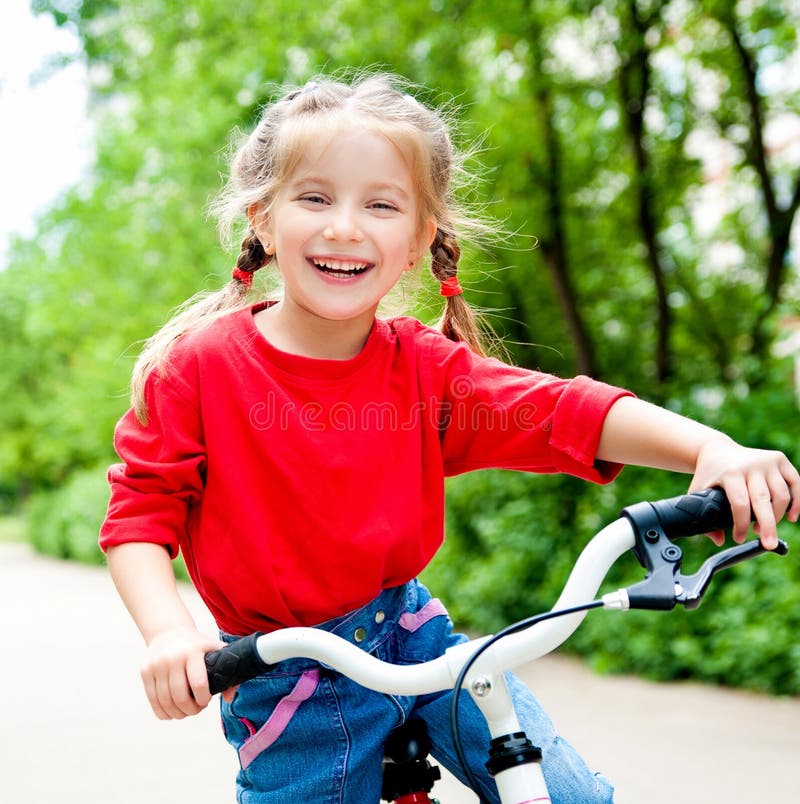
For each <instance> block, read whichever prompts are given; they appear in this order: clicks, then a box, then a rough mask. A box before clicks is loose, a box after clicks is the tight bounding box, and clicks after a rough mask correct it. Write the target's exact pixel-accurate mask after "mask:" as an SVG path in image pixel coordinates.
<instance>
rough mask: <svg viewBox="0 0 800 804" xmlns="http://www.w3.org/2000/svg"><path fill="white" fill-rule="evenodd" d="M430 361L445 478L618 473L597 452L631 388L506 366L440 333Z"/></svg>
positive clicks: (604, 477) (605, 477) (598, 478)
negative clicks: (492, 471) (493, 472)
mask: <svg viewBox="0 0 800 804" xmlns="http://www.w3.org/2000/svg"><path fill="white" fill-rule="evenodd" d="M429 365H430V366H431V369H432V371H433V372H434V373H435V374H436V375H437V380H435V382H438V383H439V384H440V386H439V387H440V389H441V394H442V396H441V400H442V402H441V415H440V427H441V429H440V432H441V439H442V451H443V460H444V469H445V473H446V474H447V475H454V474H460V473H462V472H468V471H472V470H474V469H485V468H497V469H517V470H523V471H531V472H541V473H555V472H563V473H567V474H570V475H575V476H576V477H581V478H584V479H585V480H591V481H594V482H597V483H607V482H609V481H611V480H613V478H614V477H616V476H617V474H619V472H620V471H621V469H622V466H621V465H620V464H615V463H609V462H605V461H599V460H597V459H596V454H597V446H598V443H599V441H600V434H601V432H602V429H603V423H604V421H605V417H606V414H607V413H608V411H609V409H610V408H611V406H612V405H613V404H614V403H615V402H616V401H617V400H618V399H620V398H621V397H623V396H632V394H631V393H630V392H629V391H626V390H624V389H622V388H617V387H615V386H612V385H607V384H606V383H603V382H599V381H596V380H593V379H590V378H589V377H583V376H578V377H575V378H573V379H561V378H559V377H555V376H553V375H550V374H545V373H542V372H537V371H531V370H528V369H523V368H520V367H517V366H510V365H507V364H505V363H503V362H501V361H499V360H495V359H494V358H483V357H479V356H478V355H476V354H475V353H474V352H472V351H471V350H470V349H469V347H467V346H466V344H452V342H449V341H447V340H446V339H444V338H443V337H442V338H441V339H439V338H434V339H433V343H432V348H431V352H430V363H429Z"/></svg>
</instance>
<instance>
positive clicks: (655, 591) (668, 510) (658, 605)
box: [622, 489, 789, 610]
mask: <svg viewBox="0 0 800 804" xmlns="http://www.w3.org/2000/svg"><path fill="white" fill-rule="evenodd" d="M720 495H722V497H720ZM722 500H724V493H723V492H721V490H719V489H713V490H709V491H704V492H699V493H695V494H689V495H684V496H683V497H678V498H675V499H674V500H660V501H658V502H654V503H650V502H643V503H638V504H636V505H632V506H629V507H628V508H626V509H624V510H623V512H622V513H623V514H624V515H625V516H626V517H627V518H628V520H629V521H630V523H631V526H632V528H633V531H634V534H635V537H636V543H635V546H634V548H633V552H634V555H635V556H636V558H637V560H638V561H639V563H640V564H641V565H642V566H643V567H644V568H645V569H646V570H647V576H646V577H645V580H644V581H641V582H640V583H637V584H634V585H633V586H630V587H628V589H627V590H626V592H627V595H628V600H629V604H630V608H632V609H658V610H670V609H673V608H674V607H675V606H676V604H678V603H680V604H681V605H683V606H684V607H685V608H687V609H695V608H697V607H698V606H699V605H700V601H701V600H702V598H703V595H704V594H705V591H706V589H707V588H708V585H709V583H710V582H711V578H712V577H713V576H714V574H715V573H716V572H718V571H719V570H722V569H725V568H727V567H731V566H733V565H734V564H738V563H739V562H741V561H745V560H747V559H748V558H754V557H755V556H757V555H761V554H762V553H776V554H777V555H781V556H783V555H786V554H787V553H788V552H789V546H788V545H787V544H786V542H785V541H783V540H779V542H778V546H777V547H776V548H775V549H774V550H767V549H766V548H764V547H763V546H762V545H761V542H760V541H759V540H758V539H754V540H752V541H749V542H746V543H745V544H740V545H736V546H735V547H729V548H727V549H725V550H722V551H720V552H719V553H715V554H714V555H712V556H711V557H710V558H708V559H706V561H705V562H703V564H702V565H701V566H700V569H699V570H698V571H697V572H695V573H694V574H692V575H684V574H683V573H682V572H681V565H682V562H683V551H682V550H681V548H680V547H678V546H677V545H676V544H674V543H673V542H672V541H671V539H670V538H669V536H668V535H667V532H666V529H667V528H670V529H671V530H672V532H673V533H674V535H676V536H688V535H692V534H697V533H700V532H704V530H703V528H705V529H706V530H711V529H715V528H716V527H718V526H720V525H725V524H728V523H726V522H725V519H726V516H729V509H728V510H727V512H726V510H725V508H724V506H723V503H722ZM701 506H702V509H703V510H702V513H701V514H698V511H699V510H700V508H701ZM710 509H713V510H710ZM689 511H691V519H692V522H691V525H690V524H689V522H688V518H687V514H688V513H689ZM709 511H710V512H709ZM676 514H677V515H678V516H679V517H680V520H681V521H676V520H675V518H674V517H675V515H676ZM709 526H710V527H709Z"/></svg>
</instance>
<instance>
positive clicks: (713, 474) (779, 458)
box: [689, 435, 800, 550]
mask: <svg viewBox="0 0 800 804" xmlns="http://www.w3.org/2000/svg"><path fill="white" fill-rule="evenodd" d="M712 486H720V487H722V488H723V489H724V490H725V494H726V495H727V497H728V501H729V502H730V504H731V511H732V513H733V539H734V541H735V542H739V543H741V542H743V541H744V540H745V539H746V538H747V534H748V532H749V530H750V511H751V508H752V511H753V514H754V515H755V519H756V525H755V528H754V530H755V532H756V533H757V534H759V536H760V537H761V544H762V545H764V547H765V548H767V549H768V550H772V549H774V548H775V547H777V545H778V531H777V523H778V521H779V520H780V519H781V517H782V516H783V515H784V514H785V513H786V514H787V518H788V519H789V521H790V522H797V519H798V517H799V516H800V473H798V471H797V469H795V467H794V466H793V465H792V464H791V463H790V461H789V459H788V458H787V457H786V456H785V455H784V454H783V453H782V452H777V451H773V450H762V449H751V448H749V447H743V446H741V445H740V444H737V443H736V442H735V441H733V440H732V439H730V438H728V437H727V436H723V435H720V436H719V437H715V438H712V439H709V440H708V441H707V442H706V443H704V444H703V445H702V447H701V448H700V451H699V453H698V456H697V463H696V465H695V473H694V478H693V479H692V483H691V485H690V486H689V491H690V492H692V491H700V490H701V489H705V488H710V487H712ZM790 500H791V507H790V506H789V503H790ZM787 509H788V511H787ZM708 535H709V536H710V537H711V539H712V540H713V541H714V543H715V544H717V545H721V544H723V542H724V541H725V534H724V532H723V531H721V530H719V531H714V532H713V533H709V534H708Z"/></svg>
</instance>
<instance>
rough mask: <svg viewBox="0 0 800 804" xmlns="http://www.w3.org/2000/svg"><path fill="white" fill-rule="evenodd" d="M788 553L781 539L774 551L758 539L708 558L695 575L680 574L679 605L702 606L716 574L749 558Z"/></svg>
mask: <svg viewBox="0 0 800 804" xmlns="http://www.w3.org/2000/svg"><path fill="white" fill-rule="evenodd" d="M788 552H789V545H788V544H786V542H785V541H783V539H779V540H778V546H777V547H775V548H774V549H772V550H767V548H766V547H764V546H763V545H762V544H761V542H760V541H759V540H758V539H752V540H751V541H749V542H745V543H744V544H737V545H736V546H735V547H728V548H727V549H725V550H721V551H720V552H719V553H715V554H714V555H712V556H710V557H709V558H707V559H706V560H705V561H704V562H703V563H702V564H701V565H700V569H699V570H697V572H695V573H694V575H682V574H681V573H680V572H679V573H678V574H677V580H676V585H675V600H676V602H677V603H682V604H683V605H684V607H685V608H687V609H696V608H697V607H698V606H699V605H700V601H701V600H702V598H703V595H704V594H705V591H706V589H707V587H708V585H709V583H711V578H712V577H713V576H714V573H716V572H718V571H719V570H722V569H727V568H728V567H732V566H733V565H734V564H738V563H739V562H741V561H746V560H747V559H748V558H755V557H756V556H758V555H761V554H762V553H776V554H777V555H779V556H785V555H786V554H787V553H788Z"/></svg>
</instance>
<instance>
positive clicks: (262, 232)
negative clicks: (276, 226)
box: [247, 204, 275, 255]
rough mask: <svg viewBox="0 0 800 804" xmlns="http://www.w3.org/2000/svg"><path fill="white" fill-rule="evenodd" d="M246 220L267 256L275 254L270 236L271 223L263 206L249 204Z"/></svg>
mask: <svg viewBox="0 0 800 804" xmlns="http://www.w3.org/2000/svg"><path fill="white" fill-rule="evenodd" d="M247 220H248V221H250V228H251V229H252V230H253V231H254V232H255V233H256V237H258V239H259V240H260V241H261V244H262V245H263V246H264V251H266V252H267V254H270V255H272V254H274V253H275V245H274V243H273V240H274V238H273V236H272V221H271V220H270V217H269V212H267V209H266V207H264V205H263V204H250V206H248V207H247Z"/></svg>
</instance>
